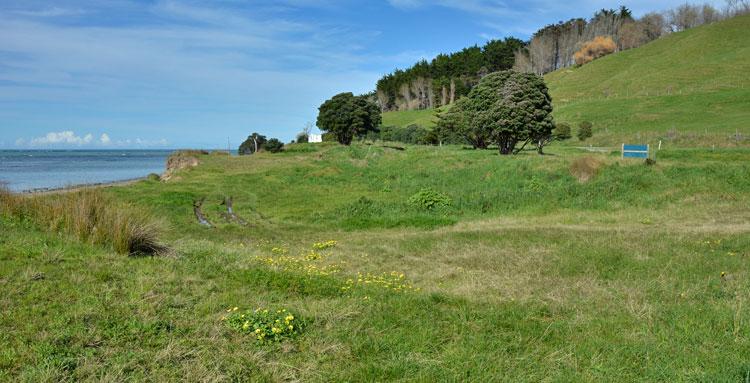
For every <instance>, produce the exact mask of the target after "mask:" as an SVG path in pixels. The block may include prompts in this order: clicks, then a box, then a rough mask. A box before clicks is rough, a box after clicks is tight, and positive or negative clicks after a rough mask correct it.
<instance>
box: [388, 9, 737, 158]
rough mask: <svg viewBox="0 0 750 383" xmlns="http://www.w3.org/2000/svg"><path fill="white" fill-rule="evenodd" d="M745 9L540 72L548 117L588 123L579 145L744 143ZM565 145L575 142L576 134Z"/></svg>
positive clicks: (394, 119)
mask: <svg viewBox="0 0 750 383" xmlns="http://www.w3.org/2000/svg"><path fill="white" fill-rule="evenodd" d="M748 30H750V15H745V16H740V17H736V18H733V19H730V20H727V21H723V22H720V23H716V24H711V25H705V26H702V27H698V28H694V29H690V30H687V31H685V32H679V33H674V34H672V35H669V36H667V37H664V38H662V39H659V40H656V41H654V42H652V43H650V44H647V45H644V46H642V47H639V48H636V49H631V50H627V51H623V52H619V53H616V54H612V55H609V56H606V57H604V58H601V59H599V60H596V61H594V62H592V63H590V64H587V65H584V66H581V67H578V68H576V67H571V68H565V69H561V70H558V71H556V72H553V73H550V74H547V75H546V76H545V80H546V81H547V85H548V86H549V89H550V94H551V95H552V99H553V105H554V108H555V111H554V116H555V119H556V121H558V122H566V123H569V124H570V125H571V126H573V127H574V128H575V127H576V126H577V125H578V124H579V123H580V122H582V121H591V122H592V123H593V125H594V137H593V138H592V139H591V140H590V141H587V142H586V143H585V144H586V145H588V144H591V145H594V146H617V145H619V144H621V143H622V142H623V141H633V142H642V143H651V144H657V143H658V141H660V140H661V141H663V142H664V143H665V144H667V145H676V146H679V147H685V146H693V147H710V146H713V145H718V146H724V147H734V146H747V144H748V143H750V101H748V100H750V76H748V75H747V73H750V39H748V38H747V33H748V32H747V31H748ZM432 114H434V112H433V111H431V110H423V111H403V112H389V113H384V114H383V121H384V122H385V121H388V122H389V123H390V124H392V125H399V126H406V125H409V124H420V125H423V126H426V127H428V126H432V125H434V123H433V124H430V123H429V122H428V121H426V120H425V117H424V116H430V115H432ZM570 144H571V145H582V143H580V142H578V141H577V140H573V141H570Z"/></svg>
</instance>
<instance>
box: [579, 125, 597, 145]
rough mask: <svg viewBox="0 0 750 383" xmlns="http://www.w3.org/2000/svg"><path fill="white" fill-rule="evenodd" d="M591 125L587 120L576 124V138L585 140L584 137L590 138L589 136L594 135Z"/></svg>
mask: <svg viewBox="0 0 750 383" xmlns="http://www.w3.org/2000/svg"><path fill="white" fill-rule="evenodd" d="M592 127H593V125H592V124H591V123H590V122H588V121H583V122H581V123H580V124H579V125H578V139H579V140H581V141H586V139H588V138H591V136H593V135H594V133H593V132H592V130H591V128H592Z"/></svg>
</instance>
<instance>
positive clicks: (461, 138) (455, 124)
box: [436, 97, 490, 149]
mask: <svg viewBox="0 0 750 383" xmlns="http://www.w3.org/2000/svg"><path fill="white" fill-rule="evenodd" d="M467 102H469V99H468V98H466V97H462V98H460V99H458V101H456V102H455V103H454V104H453V105H451V106H449V107H448V108H447V109H446V110H445V111H444V112H442V113H440V114H438V121H437V126H436V130H437V132H436V133H437V135H438V138H439V139H440V140H441V142H445V143H460V144H463V143H469V144H471V146H472V147H474V149H487V146H488V145H489V144H490V136H489V132H488V131H486V130H480V129H473V128H472V127H471V126H470V125H469V123H468V121H467V114H466V111H465V109H466V103H467Z"/></svg>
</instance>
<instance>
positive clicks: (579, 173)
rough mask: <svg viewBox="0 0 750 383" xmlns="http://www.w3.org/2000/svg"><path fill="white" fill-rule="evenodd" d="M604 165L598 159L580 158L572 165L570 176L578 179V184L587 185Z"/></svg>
mask: <svg viewBox="0 0 750 383" xmlns="http://www.w3.org/2000/svg"><path fill="white" fill-rule="evenodd" d="M603 165H604V163H603V162H602V161H601V160H600V159H598V158H594V157H590V156H587V157H579V158H576V159H575V160H573V162H572V163H571V164H570V174H571V175H572V176H573V177H575V178H577V179H578V182H581V183H585V182H588V181H590V180H591V179H592V178H594V176H596V173H598V172H599V169H600V168H601V167H602V166H603Z"/></svg>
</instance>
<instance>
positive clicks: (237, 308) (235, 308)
mask: <svg viewBox="0 0 750 383" xmlns="http://www.w3.org/2000/svg"><path fill="white" fill-rule="evenodd" d="M239 309H240V308H239V307H237V306H234V308H233V309H232V311H237V310H239Z"/></svg>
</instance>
